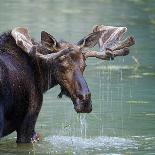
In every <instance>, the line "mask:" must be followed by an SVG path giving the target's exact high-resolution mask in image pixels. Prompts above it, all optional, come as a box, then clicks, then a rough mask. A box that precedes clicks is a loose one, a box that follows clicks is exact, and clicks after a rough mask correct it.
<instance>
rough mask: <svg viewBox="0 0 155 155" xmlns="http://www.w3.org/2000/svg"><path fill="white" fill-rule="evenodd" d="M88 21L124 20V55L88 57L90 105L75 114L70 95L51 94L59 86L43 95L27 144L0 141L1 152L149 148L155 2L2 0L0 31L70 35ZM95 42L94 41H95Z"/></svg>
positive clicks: (106, 154)
mask: <svg viewBox="0 0 155 155" xmlns="http://www.w3.org/2000/svg"><path fill="white" fill-rule="evenodd" d="M95 24H105V25H116V26H120V25H121V26H127V27H128V30H129V33H128V34H130V35H131V34H132V35H134V37H135V38H136V45H135V46H134V47H132V48H131V53H130V55H129V56H127V57H123V58H117V59H115V61H110V62H105V61H104V62H103V61H101V60H97V59H95V58H90V59H89V60H87V65H88V66H87V68H86V70H85V74H84V76H85V78H86V80H87V83H88V85H89V88H90V90H91V92H92V101H93V111H92V113H91V114H85V115H82V114H81V115H78V114H76V112H75V111H74V109H73V105H72V102H71V101H70V100H69V99H67V98H65V97H64V98H63V99H58V98H57V95H58V93H59V91H60V90H59V86H57V87H55V88H53V89H51V90H50V91H48V92H47V93H46V95H44V104H43V107H42V110H41V112H40V115H39V118H38V121H37V125H36V130H37V131H38V132H39V133H41V134H42V140H41V141H40V142H38V143H36V144H34V145H19V146H17V145H16V143H15V140H16V139H15V137H16V134H15V133H13V134H11V135H9V136H7V137H5V138H3V139H1V140H0V154H3V155H17V154H23V155H24V154H25V155H26V154H42V155H45V154H53V155H54V154H66V155H68V154H78V155H79V154H81V155H85V154H92V155H120V154H121V155H124V154H125V155H130V154H136V155H143V154H144V155H146V154H149V155H152V154H155V123H154V122H155V54H154V51H155V45H154V41H155V2H154V1H153V0H148V1H144V0H117V1H114V0H95V1H93V0H78V1H76V0H74V1H73V0H65V1H63V0H57V1H56V0H44V1H41V0H27V1H25V0H20V1H18V0H14V1H11V0H1V2H0V32H3V31H7V30H9V29H12V28H14V27H16V26H26V27H28V28H29V29H30V31H31V35H32V36H34V38H36V39H37V40H40V32H41V31H42V30H46V31H47V32H49V33H51V34H52V35H54V36H55V37H56V38H58V39H62V38H64V39H65V40H67V41H71V42H77V41H78V40H80V39H81V38H82V37H83V36H84V35H85V34H87V33H89V32H90V31H91V28H92V26H93V25H95ZM96 49H97V47H96Z"/></svg>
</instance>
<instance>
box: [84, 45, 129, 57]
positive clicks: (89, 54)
mask: <svg viewBox="0 0 155 155" xmlns="http://www.w3.org/2000/svg"><path fill="white" fill-rule="evenodd" d="M128 54H129V49H128V48H124V49H120V50H115V51H110V50H107V51H105V52H97V51H87V52H85V53H84V56H85V58H88V57H96V58H98V59H102V60H113V59H114V57H117V56H126V55H128Z"/></svg>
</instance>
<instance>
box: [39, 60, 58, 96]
mask: <svg viewBox="0 0 155 155" xmlns="http://www.w3.org/2000/svg"><path fill="white" fill-rule="evenodd" d="M37 66H38V69H37V70H38V74H39V77H40V82H41V83H40V87H41V90H42V92H43V93H45V92H46V91H47V90H49V89H50V88H52V87H54V86H56V85H57V84H58V83H57V82H56V79H55V76H54V71H53V69H52V68H53V67H54V66H53V65H52V64H48V63H47V62H44V61H43V60H39V61H37Z"/></svg>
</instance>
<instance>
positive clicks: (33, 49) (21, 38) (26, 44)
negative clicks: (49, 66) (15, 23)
mask: <svg viewBox="0 0 155 155" xmlns="http://www.w3.org/2000/svg"><path fill="white" fill-rule="evenodd" d="M11 35H12V37H13V38H14V39H15V41H16V44H17V46H19V47H20V48H21V49H22V50H23V51H24V52H26V53H27V54H28V55H30V56H33V57H34V55H36V56H37V57H39V58H41V59H45V60H46V61H49V60H53V59H56V58H58V57H60V56H62V55H64V54H67V53H69V52H70V51H71V50H72V49H69V48H66V49H63V50H61V51H59V52H56V53H50V54H41V53H43V52H41V50H42V51H47V50H48V49H46V48H45V47H43V46H42V45H40V44H34V43H33V42H32V39H31V37H30V35H29V33H28V29H26V28H23V27H17V28H15V29H13V30H12V31H11Z"/></svg>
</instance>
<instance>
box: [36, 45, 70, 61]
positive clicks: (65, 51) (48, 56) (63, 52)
mask: <svg viewBox="0 0 155 155" xmlns="http://www.w3.org/2000/svg"><path fill="white" fill-rule="evenodd" d="M71 51H73V49H72V48H66V49H63V50H61V51H59V52H56V53H50V54H46V55H44V54H41V53H39V52H37V53H36V56H37V57H39V58H41V59H45V60H46V61H51V60H54V59H56V58H58V57H60V56H63V55H66V54H68V53H69V52H71Z"/></svg>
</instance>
